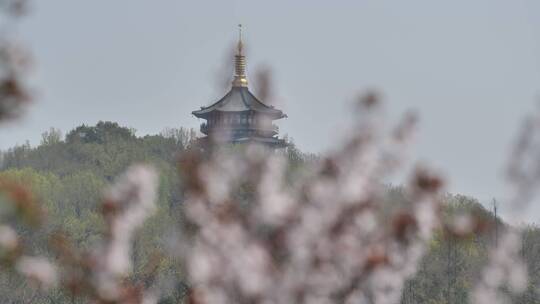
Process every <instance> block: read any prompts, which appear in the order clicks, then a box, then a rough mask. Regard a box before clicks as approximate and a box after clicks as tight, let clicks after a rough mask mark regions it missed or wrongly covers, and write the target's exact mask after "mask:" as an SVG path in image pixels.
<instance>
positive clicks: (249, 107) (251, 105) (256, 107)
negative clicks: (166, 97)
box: [191, 87, 287, 119]
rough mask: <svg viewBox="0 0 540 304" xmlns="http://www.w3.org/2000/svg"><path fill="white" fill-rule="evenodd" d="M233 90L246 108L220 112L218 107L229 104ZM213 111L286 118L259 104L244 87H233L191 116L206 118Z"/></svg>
mask: <svg viewBox="0 0 540 304" xmlns="http://www.w3.org/2000/svg"><path fill="white" fill-rule="evenodd" d="M233 90H240V92H238V93H239V94H240V98H241V101H242V103H243V105H244V106H245V107H246V110H243V111H242V110H241V111H223V110H220V107H223V106H225V105H226V104H227V103H229V102H230V100H229V98H230V96H231V94H232V93H233ZM214 111H219V112H223V113H226V112H229V113H230V112H245V111H253V112H257V113H262V114H265V115H269V116H271V117H272V118H273V119H281V118H285V117H287V115H285V114H284V113H283V112H282V111H280V110H278V109H275V108H274V107H271V106H267V105H266V104H264V103H263V102H261V101H260V100H259V99H257V97H255V95H253V94H252V93H251V92H250V91H249V89H248V88H244V87H233V88H231V90H230V91H229V92H228V93H227V94H225V96H223V97H222V98H221V99H219V100H218V101H216V102H215V103H213V104H212V105H210V106H208V107H201V109H200V110H197V111H193V112H191V113H192V114H193V115H195V116H196V117H198V118H206V117H208V115H209V114H210V113H212V112H214Z"/></svg>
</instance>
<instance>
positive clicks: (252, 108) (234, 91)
mask: <svg viewBox="0 0 540 304" xmlns="http://www.w3.org/2000/svg"><path fill="white" fill-rule="evenodd" d="M192 114H193V115H195V116H196V117H198V118H202V119H205V120H206V122H205V123H203V124H202V125H201V132H202V133H203V134H205V135H206V137H203V138H201V140H202V141H206V142H207V141H208V140H209V139H212V140H213V142H220V143H248V142H255V143H261V144H264V145H266V146H270V147H273V148H282V147H286V146H287V143H286V142H285V141H284V140H283V139H280V138H278V137H277V134H278V130H279V129H278V127H277V126H276V125H274V124H273V123H272V122H273V121H274V120H278V119H281V118H285V117H287V115H285V114H284V113H283V112H282V111H280V110H278V109H276V108H274V107H273V106H269V105H266V104H264V103H263V102H262V101H260V100H259V99H257V97H255V95H253V93H251V92H250V91H249V88H248V81H247V76H246V60H245V56H244V54H243V44H242V36H241V31H240V39H239V41H238V51H237V54H236V55H235V74H234V78H233V81H232V85H231V89H230V91H229V92H228V93H227V94H226V95H225V96H223V97H222V98H221V99H220V100H218V101H217V102H215V103H214V104H212V105H210V106H207V107H201V109H200V110H197V111H193V112H192Z"/></svg>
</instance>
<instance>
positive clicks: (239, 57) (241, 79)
mask: <svg viewBox="0 0 540 304" xmlns="http://www.w3.org/2000/svg"><path fill="white" fill-rule="evenodd" d="M243 48H244V44H243V42H242V24H238V53H237V54H236V55H235V56H234V58H235V60H234V66H235V73H234V80H233V83H232V85H233V87H247V85H248V81H247V77H246V57H245V56H244V54H243Z"/></svg>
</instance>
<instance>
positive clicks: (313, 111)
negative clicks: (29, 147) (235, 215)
mask: <svg viewBox="0 0 540 304" xmlns="http://www.w3.org/2000/svg"><path fill="white" fill-rule="evenodd" d="M238 23H243V24H244V26H245V43H246V45H247V48H248V58H247V60H248V75H249V74H250V72H251V73H253V71H254V70H256V69H257V68H258V67H261V66H264V65H268V66H271V68H272V71H273V75H274V82H275V89H276V94H275V95H276V102H277V103H278V104H279V105H280V107H281V108H282V109H283V110H284V111H285V112H286V113H287V114H288V115H289V118H288V119H286V120H284V121H281V122H280V123H279V125H280V129H281V132H282V133H287V134H289V136H292V137H293V138H294V139H295V142H296V143H297V144H298V146H299V147H300V148H301V149H302V150H305V151H311V152H321V153H322V152H324V151H327V150H328V149H331V148H332V147H333V146H334V145H335V144H336V136H335V134H336V133H337V134H339V132H340V131H342V130H344V126H346V125H347V122H350V121H351V114H350V111H349V109H350V101H351V100H352V99H353V98H354V97H355V96H356V95H357V94H358V93H359V92H362V91H363V90H365V89H368V88H376V89H378V90H379V91H381V92H382V93H383V96H384V100H385V104H386V108H387V110H388V113H389V118H390V119H389V120H390V121H392V120H396V118H397V117H399V115H400V114H401V113H403V112H404V111H406V110H407V109H415V110H417V112H418V113H419V114H420V117H421V121H420V122H421V123H420V133H419V136H418V143H417V146H416V149H415V152H416V154H415V155H416V156H415V158H416V159H418V160H420V161H423V162H427V163H428V164H431V165H432V166H434V167H436V168H439V169H441V170H442V171H443V172H445V174H446V176H448V177H449V178H450V179H451V183H450V186H449V190H450V191H452V192H459V193H463V194H468V195H472V196H475V197H477V198H478V199H480V200H481V201H482V202H484V203H485V202H488V201H489V200H490V199H491V198H492V197H498V198H503V197H504V194H505V192H504V191H505V190H504V189H505V188H504V187H503V185H504V183H503V182H502V176H501V172H502V171H503V168H504V166H503V165H504V162H505V160H506V158H507V154H508V151H509V146H510V144H511V143H512V139H513V137H514V135H515V134H516V132H517V129H518V127H519V124H520V121H521V120H522V118H523V117H524V116H525V115H526V114H527V113H529V112H531V111H532V110H534V109H535V108H536V106H537V104H538V100H539V96H540V2H539V1H537V0H512V1H499V0H484V1H476V0H452V1H433V0H425V1H416V0H409V1H381V0H373V1H361V0H357V1H314V0H310V1H290V0H288V1H283V0H274V1H253V0H251V1H247V0H246V1H223V0H220V1H176V0H174V1H173V0H160V1H148V0H115V1H110V0H92V1H81V0H55V1H46V0H41V1H39V0H36V1H34V4H33V6H32V12H31V14H30V16H29V17H28V18H26V19H25V20H24V21H23V22H22V24H20V26H19V27H18V31H19V34H20V38H21V40H23V41H24V42H25V43H26V44H27V45H28V46H29V47H30V49H31V50H32V51H33V53H34V55H35V61H36V68H35V71H34V75H33V79H32V83H33V86H34V89H35V91H36V99H35V101H34V102H35V103H34V104H33V105H32V106H31V108H30V109H29V111H28V113H27V115H26V116H25V117H24V119H22V120H19V121H18V122H16V123H12V124H10V125H3V126H2V128H0V149H6V148H8V147H11V146H13V145H15V144H21V143H23V142H24V141H25V140H27V139H28V140H30V142H31V143H32V144H37V143H39V139H40V134H41V133H42V132H43V131H44V130H46V129H48V128H49V127H56V128H60V129H61V130H63V131H64V132H65V131H67V130H70V129H72V128H73V127H75V126H77V125H80V124H82V123H86V124H95V123H96V122H97V121H99V120H111V121H117V122H119V123H121V124H122V125H126V126H129V127H133V128H135V129H136V130H137V134H139V135H144V134H149V133H150V134H153V133H158V132H159V131H160V130H162V129H163V128H165V127H180V126H184V127H194V128H196V127H197V126H198V124H199V123H200V122H199V121H197V119H196V118H194V117H193V116H191V114H190V113H191V111H193V110H195V109H197V108H199V107H200V106H202V105H207V104H209V103H211V102H214V101H215V100H216V99H217V98H218V97H220V95H223V94H224V93H225V92H224V91H223V90H222V89H220V87H219V85H217V83H218V82H219V81H218V80H219V76H218V75H222V74H223V65H224V60H225V59H226V54H227V53H228V49H229V48H230V46H231V44H232V43H233V42H234V41H235V39H236V36H237V32H236V25H237V24H238ZM539 209H540V208H539ZM528 220H532V221H540V213H539V212H533V213H530V215H529V218H528Z"/></svg>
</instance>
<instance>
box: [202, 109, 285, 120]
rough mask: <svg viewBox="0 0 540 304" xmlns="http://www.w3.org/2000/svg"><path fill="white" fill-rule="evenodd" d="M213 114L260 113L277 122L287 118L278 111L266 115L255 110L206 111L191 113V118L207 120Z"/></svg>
mask: <svg viewBox="0 0 540 304" xmlns="http://www.w3.org/2000/svg"><path fill="white" fill-rule="evenodd" d="M214 112H217V113H244V112H257V113H261V114H263V115H268V116H270V117H271V118H272V120H278V119H282V118H287V117H288V116H287V115H286V114H284V113H283V112H281V111H279V110H278V112H277V113H267V112H261V111H257V110H246V111H221V110H212V111H208V112H202V111H193V112H191V114H193V116H195V117H197V118H202V119H208V117H209V116H210V114H212V113H214Z"/></svg>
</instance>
